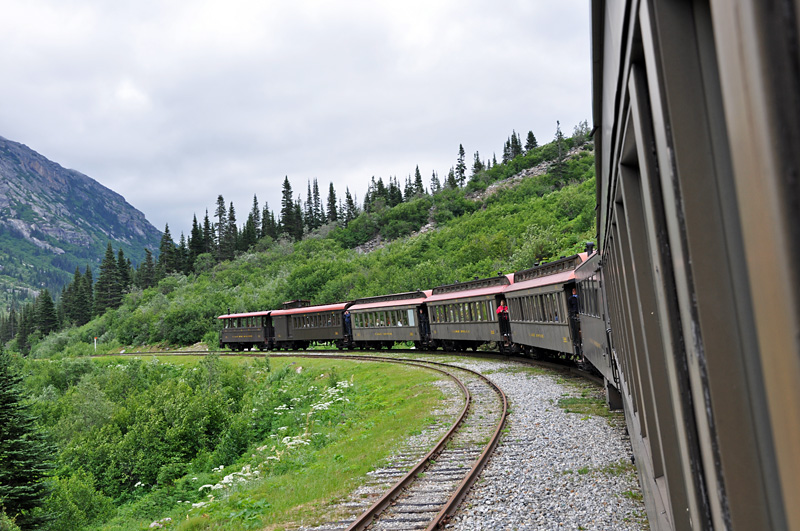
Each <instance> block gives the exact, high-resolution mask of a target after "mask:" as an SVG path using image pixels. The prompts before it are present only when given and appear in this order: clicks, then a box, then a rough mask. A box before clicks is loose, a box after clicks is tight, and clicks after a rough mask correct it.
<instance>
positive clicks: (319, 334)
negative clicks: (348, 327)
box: [270, 302, 352, 350]
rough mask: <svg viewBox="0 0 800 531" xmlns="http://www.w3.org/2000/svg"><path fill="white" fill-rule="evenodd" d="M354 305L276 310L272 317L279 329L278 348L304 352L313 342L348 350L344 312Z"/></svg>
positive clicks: (348, 303)
mask: <svg viewBox="0 0 800 531" xmlns="http://www.w3.org/2000/svg"><path fill="white" fill-rule="evenodd" d="M351 304H352V302H340V303H336V304H325V305H318V306H301V307H296V308H286V309H282V310H273V311H272V312H271V314H270V316H271V317H272V324H273V327H274V329H275V341H274V344H275V348H278V349H290V350H300V349H305V348H308V347H309V346H310V345H311V344H312V343H324V344H333V345H336V346H337V347H339V348H344V346H345V343H346V339H345V329H344V319H343V312H344V311H345V309H346V308H347V307H348V306H350V305H351Z"/></svg>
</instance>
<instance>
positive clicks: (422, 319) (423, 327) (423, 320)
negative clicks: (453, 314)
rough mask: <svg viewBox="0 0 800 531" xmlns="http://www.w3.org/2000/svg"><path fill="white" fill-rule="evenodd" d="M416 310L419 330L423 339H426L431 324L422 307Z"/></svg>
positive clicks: (429, 333) (429, 332)
mask: <svg viewBox="0 0 800 531" xmlns="http://www.w3.org/2000/svg"><path fill="white" fill-rule="evenodd" d="M418 311H419V326H420V331H421V332H422V336H423V339H425V340H427V339H429V337H430V335H431V324H430V321H429V320H428V312H426V311H425V310H424V309H422V308H420V309H419V310H418Z"/></svg>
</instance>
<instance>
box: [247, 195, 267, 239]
mask: <svg viewBox="0 0 800 531" xmlns="http://www.w3.org/2000/svg"><path fill="white" fill-rule="evenodd" d="M250 215H251V216H252V217H253V229H254V233H253V235H252V236H253V237H254V239H253V243H255V242H257V241H258V240H259V239H260V238H261V237H262V236H263V235H264V234H263V233H262V232H261V210H259V208H258V197H256V194H253V207H252V208H251V209H250Z"/></svg>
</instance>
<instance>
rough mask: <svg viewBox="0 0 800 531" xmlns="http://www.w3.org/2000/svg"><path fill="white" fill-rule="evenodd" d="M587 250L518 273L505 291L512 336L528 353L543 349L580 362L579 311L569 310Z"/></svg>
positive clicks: (536, 354)
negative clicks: (568, 302) (577, 275)
mask: <svg viewBox="0 0 800 531" xmlns="http://www.w3.org/2000/svg"><path fill="white" fill-rule="evenodd" d="M586 256H587V254H586V253H581V254H576V255H573V256H570V257H566V258H561V259H559V260H556V261H554V262H550V263H547V264H542V265H538V266H535V267H532V268H530V269H526V270H524V271H518V272H516V273H514V283H513V285H511V286H509V287H508V288H506V289H505V290H504V292H503V293H504V295H505V297H506V301H507V302H508V312H509V319H510V322H511V338H512V341H513V343H514V344H515V345H519V346H521V348H522V350H523V351H524V352H525V353H526V354H533V355H534V356H535V357H538V356H539V355H540V354H541V353H542V351H549V352H550V353H558V354H564V355H566V356H568V357H570V358H571V359H573V360H575V361H580V360H581V359H582V358H581V349H580V321H579V320H578V312H577V311H576V312H572V313H570V312H569V311H568V306H567V301H568V299H569V297H572V296H573V293H572V291H573V289H575V287H576V284H575V268H576V267H578V265H580V264H581V263H583V261H584V260H586Z"/></svg>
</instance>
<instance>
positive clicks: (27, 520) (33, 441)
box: [0, 345, 54, 529]
mask: <svg viewBox="0 0 800 531" xmlns="http://www.w3.org/2000/svg"><path fill="white" fill-rule="evenodd" d="M53 455H54V451H53V448H52V447H51V446H50V445H49V444H48V443H47V442H46V439H45V437H44V435H43V434H42V432H40V431H39V429H38V428H37V425H36V418H35V417H34V416H33V415H32V413H31V411H30V406H29V405H27V403H26V402H25V400H24V396H23V392H22V378H21V377H20V376H19V374H17V373H16V371H15V370H14V369H13V367H12V366H11V356H10V355H9V354H8V353H6V352H5V351H4V349H3V347H2V345H0V506H2V507H3V508H4V510H5V512H6V514H8V515H9V516H11V517H13V518H16V524H17V525H18V526H19V527H20V528H21V529H37V528H38V527H39V526H41V525H42V524H43V523H45V522H46V521H47V520H48V519H49V515H47V514H45V513H43V512H42V511H37V508H39V507H41V506H42V504H43V502H44V500H45V498H47V496H48V495H49V492H48V488H47V484H46V482H45V480H46V478H47V476H48V474H49V472H50V471H51V470H52V468H53V467H52V464H51V463H52V459H53Z"/></svg>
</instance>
